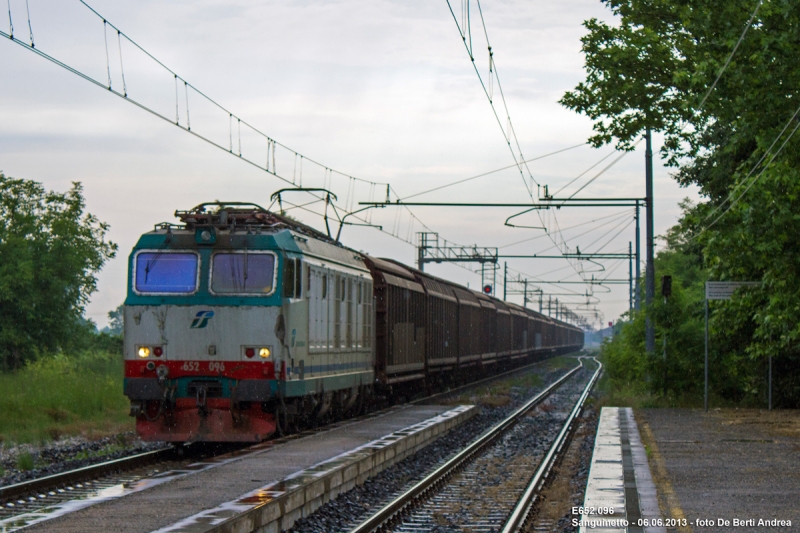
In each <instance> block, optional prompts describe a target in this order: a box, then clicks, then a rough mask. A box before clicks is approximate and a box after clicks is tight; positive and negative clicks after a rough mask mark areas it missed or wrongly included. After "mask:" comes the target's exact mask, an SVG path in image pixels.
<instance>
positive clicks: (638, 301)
mask: <svg viewBox="0 0 800 533" xmlns="http://www.w3.org/2000/svg"><path fill="white" fill-rule="evenodd" d="M635 218H636V287H635V289H634V291H635V294H634V298H633V307H634V309H636V310H637V311H638V310H639V309H640V308H641V307H642V294H641V291H642V289H641V286H642V283H641V281H640V280H641V278H642V272H641V270H642V254H641V250H640V249H639V248H640V246H639V241H640V234H641V232H640V231H639V218H640V217H639V202H638V201H637V202H636V215H635Z"/></svg>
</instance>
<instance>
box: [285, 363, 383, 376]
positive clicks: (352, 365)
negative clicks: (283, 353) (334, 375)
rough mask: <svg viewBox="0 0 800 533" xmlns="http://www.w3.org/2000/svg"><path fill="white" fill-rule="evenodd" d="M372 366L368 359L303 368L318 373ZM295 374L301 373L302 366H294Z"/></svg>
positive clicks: (304, 370) (311, 372)
mask: <svg viewBox="0 0 800 533" xmlns="http://www.w3.org/2000/svg"><path fill="white" fill-rule="evenodd" d="M371 368H372V366H371V365H370V364H369V363H368V362H367V361H356V362H355V363H340V364H338V365H313V366H307V367H305V368H304V369H303V372H305V373H306V374H317V373H322V372H338V371H340V370H362V369H363V370H366V369H371ZM292 372H293V373H294V374H298V373H300V367H299V366H295V367H292Z"/></svg>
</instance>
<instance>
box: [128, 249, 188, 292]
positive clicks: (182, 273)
mask: <svg viewBox="0 0 800 533" xmlns="http://www.w3.org/2000/svg"><path fill="white" fill-rule="evenodd" d="M199 263H200V258H199V257H198V255H197V254H196V253H194V252H139V253H137V254H136V259H135V265H134V269H135V279H134V290H135V292H137V293H139V294H192V293H194V292H195V291H197V273H198V268H197V267H198V265H199Z"/></svg>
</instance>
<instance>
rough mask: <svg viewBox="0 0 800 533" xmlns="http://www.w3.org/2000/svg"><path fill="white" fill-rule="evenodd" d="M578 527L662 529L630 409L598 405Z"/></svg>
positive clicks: (661, 532)
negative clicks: (592, 448) (599, 407)
mask: <svg viewBox="0 0 800 533" xmlns="http://www.w3.org/2000/svg"><path fill="white" fill-rule="evenodd" d="M583 511H584V513H583V514H577V515H573V519H577V520H579V531H580V533H588V532H595V533H612V532H615V533H619V532H623V531H628V532H631V533H645V532H646V533H666V529H665V528H664V527H663V526H662V525H660V523H659V520H660V519H661V513H660V511H659V506H658V496H657V494H656V488H655V485H654V483H653V478H652V476H651V475H650V467H649V465H648V463H647V454H646V452H645V448H644V446H643V445H642V441H641V438H640V436H639V430H638V427H637V424H636V420H635V418H634V416H633V410H632V409H630V408H619V407H603V408H602V410H601V411H600V419H599V422H598V426H597V436H596V438H595V443H594V452H593V453H592V463H591V467H590V469H589V478H588V481H587V484H586V495H585V498H584V503H583Z"/></svg>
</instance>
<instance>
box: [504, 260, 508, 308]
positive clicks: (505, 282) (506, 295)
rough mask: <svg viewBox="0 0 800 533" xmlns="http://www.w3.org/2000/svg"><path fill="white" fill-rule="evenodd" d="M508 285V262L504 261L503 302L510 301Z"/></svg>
mask: <svg viewBox="0 0 800 533" xmlns="http://www.w3.org/2000/svg"><path fill="white" fill-rule="evenodd" d="M507 284H508V261H503V301H505V300H507V299H508V290H506V285H507Z"/></svg>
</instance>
